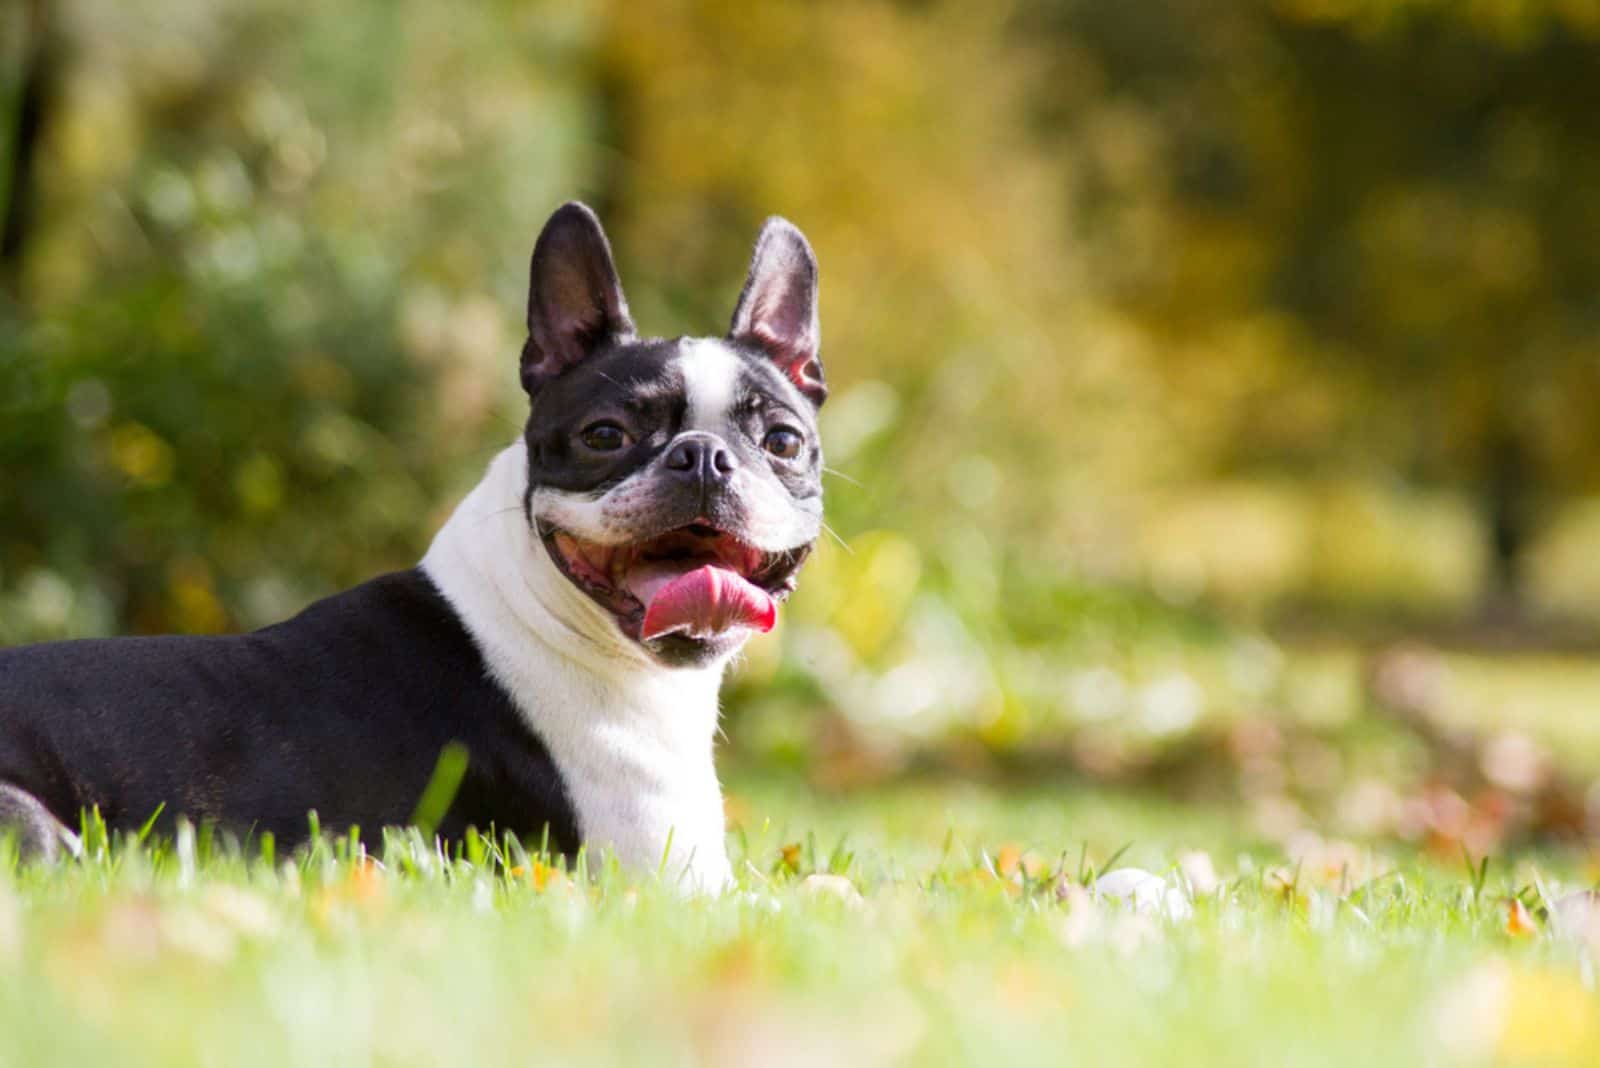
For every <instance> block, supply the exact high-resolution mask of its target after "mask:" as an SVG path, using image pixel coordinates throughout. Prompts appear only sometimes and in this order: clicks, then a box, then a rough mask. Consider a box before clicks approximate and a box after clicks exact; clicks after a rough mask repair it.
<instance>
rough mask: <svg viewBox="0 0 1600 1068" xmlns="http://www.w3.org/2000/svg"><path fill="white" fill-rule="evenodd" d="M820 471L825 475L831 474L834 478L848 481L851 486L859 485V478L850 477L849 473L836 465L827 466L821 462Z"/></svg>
mask: <svg viewBox="0 0 1600 1068" xmlns="http://www.w3.org/2000/svg"><path fill="white" fill-rule="evenodd" d="M822 473H823V474H825V475H832V476H833V477H834V478H842V479H844V480H845V481H846V482H848V483H850V485H852V486H856V487H861V480H860V479H857V478H851V477H850V476H849V475H847V474H845V473H844V472H843V471H841V470H839V469H838V468H837V467H829V466H828V465H827V464H823V465H822Z"/></svg>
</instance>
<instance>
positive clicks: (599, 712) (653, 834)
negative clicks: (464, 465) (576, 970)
mask: <svg viewBox="0 0 1600 1068" xmlns="http://www.w3.org/2000/svg"><path fill="white" fill-rule="evenodd" d="M527 484H528V457H527V450H526V447H525V446H524V445H523V444H522V443H521V442H518V443H517V444H516V445H513V446H511V447H510V448H508V449H506V450H505V451H503V452H501V453H500V454H499V455H498V456H496V457H495V458H494V460H493V461H492V462H491V463H490V465H489V470H488V472H487V473H486V474H485V476H484V478H483V481H482V482H480V483H479V484H478V486H477V488H475V489H474V490H473V491H472V492H471V493H470V494H468V496H467V498H466V500H464V501H462V503H461V505H460V507H458V508H457V509H456V511H455V512H454V514H452V515H451V517H450V519H449V520H448V521H447V522H446V523H445V525H444V528H443V529H442V530H440V531H439V534H438V536H437V537H436V538H435V539H434V542H433V545H432V546H431V547H430V548H429V549H428V553H427V555H426V556H425V557H424V558H423V561H422V568H423V570H424V571H425V572H427V574H428V577H429V578H431V579H432V580H433V582H434V583H435V584H436V585H437V586H438V587H439V589H440V591H441V592H442V593H443V594H444V596H445V598H446V599H447V600H448V601H449V602H450V604H451V606H452V607H454V608H455V610H456V612H457V613H458V614H459V615H460V616H461V619H462V622H463V623H464V624H465V625H466V628H467V631H468V632H469V633H470V634H471V635H472V637H473V640H474V641H475V642H476V643H477V646H478V649H479V651H480V652H481V653H482V654H483V658H484V660H485V662H486V663H487V664H488V667H489V672H490V674H491V675H493V676H494V678H495V680H496V681H497V682H498V683H499V684H500V685H501V686H502V687H504V688H505V690H506V692H507V693H509V694H510V695H511V697H512V699H513V701H515V702H516V705H517V707H518V708H519V709H520V710H521V712H522V714H523V716H524V717H526V719H527V721H528V725H529V726H530V727H531V728H532V729H533V730H534V732H535V733H536V734H537V735H538V736H539V738H540V740H542V741H543V742H544V744H545V746H546V747H547V748H548V749H549V750H550V755H551V757H552V758H554V760H555V763H556V767H557V768H558V769H559V770H560V772H561V776H562V778H563V779H564V780H565V783H566V788H567V795H568V797H569V798H570V799H571V801H572V804H573V807H574V809H575V810H576V815H577V819H578V829H579V833H580V834H582V836H583V840H584V844H585V847H586V848H587V849H588V850H589V851H590V852H591V854H593V853H594V852H595V851H597V850H600V849H610V850H611V851H613V852H614V853H615V854H616V856H617V858H618V860H620V861H621V863H622V864H623V866H624V867H625V868H627V869H629V870H630V871H633V872H636V873H645V872H654V871H655V870H657V868H658V866H662V865H664V871H665V872H666V874H667V877H668V878H670V879H673V880H676V881H679V882H680V883H681V884H682V885H684V886H686V887H688V888H691V889H694V890H699V891H716V890H720V889H722V888H724V887H726V886H727V885H728V884H729V883H730V882H731V880H732V872H731V870H730V868H729V866H728V857H727V852H726V845H725V841H724V837H725V826H724V822H723V815H722V789H721V787H720V785H719V784H718V782H717V775H716V768H715V767H714V765H713V761H712V745H713V736H714V734H715V732H716V727H717V691H718V689H719V688H720V686H721V682H722V673H723V669H724V667H725V666H726V661H725V660H719V661H717V662H716V663H713V664H711V665H709V666H706V667H701V668H667V667H663V666H662V665H660V664H658V663H657V662H656V661H654V660H653V659H651V657H650V656H649V655H648V654H647V653H645V651H644V650H643V649H642V648H640V647H639V646H638V645H637V644H636V643H634V642H632V641H631V640H629V639H627V638H625V637H624V636H623V635H622V633H621V632H620V631H619V630H618V629H617V627H616V625H615V623H614V622H613V621H612V619H611V617H610V615H609V614H607V613H606V612H605V610H604V609H602V608H601V607H600V606H599V605H597V604H595V603H594V601H592V600H591V599H590V598H589V597H588V596H586V595H585V594H584V593H582V592H581V591H579V590H578V589H577V588H576V587H574V586H573V585H572V583H571V582H569V581H568V580H567V579H566V578H565V577H564V576H563V575H562V574H561V573H560V571H558V570H557V569H556V566H555V564H554V562H552V561H551V559H550V557H549V554H548V553H547V552H546V550H545V547H544V543H543V542H542V541H541V540H540V539H539V538H538V537H537V535H535V534H534V532H533V531H532V530H530V529H529V527H528V522H527V519H526V517H525V516H524V514H523V510H522V495H523V492H524V490H525V488H526V487H527ZM669 841H670V843H671V847H670V855H669V852H668V843H669Z"/></svg>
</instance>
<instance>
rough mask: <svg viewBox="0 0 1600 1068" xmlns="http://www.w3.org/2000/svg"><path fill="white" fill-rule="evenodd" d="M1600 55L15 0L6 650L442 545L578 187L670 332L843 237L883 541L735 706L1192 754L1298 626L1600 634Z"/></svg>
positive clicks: (1307, 36)
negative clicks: (788, 238) (1137, 734)
mask: <svg viewBox="0 0 1600 1068" xmlns="http://www.w3.org/2000/svg"><path fill="white" fill-rule="evenodd" d="M1597 39H1600V4H1597V3H1595V2H1592V0H1551V2H1548V3H1538V2H1523V3H1517V4H1503V3H1498V2H1492V0H1490V2H1482V3H1479V2H1469V3H1460V4H1442V3H1438V2H1434V0H1232V2H1229V3H1222V4H1215V3H1202V2H1200V0H1151V2H1148V3H1141V4H1136V5H1126V4H1103V3H1095V2H1092V0H1011V2H1008V3H1003V4H994V5H972V4H958V3H949V2H938V0H933V2H890V0H871V2H865V3H834V2H824V3H800V2H798V0H784V2H775V3H762V4H748V3H733V2H729V0H637V2H632V3H622V2H621V0H614V2H609V3H608V2H603V0H593V2H592V3H589V4H577V5H574V4H562V3H556V2H554V0H548V2H536V3H510V2H501V3H489V4H480V5H470V6H465V7H463V6H460V5H448V6H447V5H436V4H426V3H423V2H421V0H407V2H401V3H394V2H389V0H382V2H380V0H349V2H346V3H342V4H338V5H303V4H298V3H291V2H289V0H231V2H226V3H224V2H220V0H218V2H200V0H172V2H163V3H161V4H126V5H122V4H112V3H105V2H98V0H23V2H21V3H13V4H12V5H10V6H8V7H5V8H3V9H0V133H3V135H4V138H5V140H4V141H3V142H0V159H3V160H11V161H14V160H17V159H21V158H26V160H27V164H28V165H27V166H26V167H25V168H22V169H21V170H20V171H19V170H18V169H17V168H15V167H12V168H9V169H8V172H9V173H11V174H12V177H11V179H9V180H6V179H0V181H4V182H5V184H4V185H0V205H4V206H5V211H6V216H5V217H6V219H7V220H8V225H9V226H11V227H13V232H15V233H17V234H18V235H19V236H17V239H16V240H15V241H9V242H8V244H7V246H6V250H5V253H4V255H3V257H0V285H3V286H4V287H5V290H6V292H5V295H4V296H3V297H0V642H17V641H23V640H31V639H37V638H50V637H60V636H66V635H75V634H88V633H106V632H118V631H153V630H167V629H178V630H189V631H203V630H216V629H226V628H232V627H240V626H248V625H256V624H260V623H263V622H266V621H269V620H273V619H277V618H281V617H282V616H284V615H286V614H288V613H290V612H292V611H293V610H295V609H296V608H297V607H298V606H299V605H301V604H303V603H304V602H305V601H306V600H308V599H309V598H311V597H314V596H316V595H319V594H322V593H325V592H327V591H329V590H331V589H334V588H337V587H339V586H342V585H347V584H349V583H352V582H354V581H357V580H359V579H361V578H363V577H365V576H368V575H371V574H373V573H376V572H378V571H380V570H383V569H386V568H391V567H396V566H404V565H406V564H408V563H410V562H412V561H414V560H415V559H416V558H417V556H418V555H419V553H420V552H421V550H422V548H423V547H424V546H425V544H426V542H427V539H428V537H429V536H430V534H431V532H432V531H433V530H434V529H435V528H436V527H437V525H438V523H439V521H440V519H441V518H442V516H443V515H444V514H445V512H446V510H447V509H448V508H449V507H450V506H451V504H452V503H453V502H454V500H456V499H457V498H458V497H459V494H460V492H461V491H462V490H463V489H464V487H466V486H467V485H469V484H470V483H471V481H472V480H473V478H474V477H475V476H476V474H477V472H478V470H479V469H480V468H481V466H482V464H483V462H484V461H485V460H486V458H487V457H488V456H489V455H490V454H491V453H492V452H493V451H494V450H495V449H496V448H497V447H498V446H499V445H500V444H501V443H503V442H504V441H506V440H508V439H510V438H511V437H512V435H513V434H514V433H515V428H516V426H517V425H518V423H519V421H520V417H521V412H522V410H523V398H522V395H521V393H520V391H519V389H518V388H517V385H516V375H515V372H514V366H515V358H516V353H517V351H518V347H519V344H520V341H521V330H522V302H523V298H524V287H525V284H526V278H525V271H526V262H527V255H528V252H529V249H530V247H531V243H532V240H533V237H534V235H535V234H536V232H537V229H538V226H539V224H540V223H541V221H542V220H543V218H544V216H545V214H546V213H547V212H548V211H549V210H550V209H551V208H552V207H554V206H555V205H556V204H557V203H559V202H560V201H561V200H563V199H566V198H568V197H571V196H581V197H584V198H585V199H588V200H589V201H591V202H592V203H594V204H595V205H596V207H597V208H598V209H599V210H600V212H601V214H602V217H603V218H604V220H605V222H606V225H607V227H608V229H609V230H610V232H611V235H612V239H613V243H614V244H615V246H616V250H617V252H618V255H619V258H620V260H621V266H622V273H623V278H624V282H625V284H626V286H627V289H628V293H629V297H630V301H631V303H632V306H633V309H634V312H635V315H636V318H637V319H638V320H639V322H640V324H641V326H642V327H643V328H644V329H645V330H647V331H650V332H655V333H662V334H671V333H678V332H693V333H708V332H720V330H721V328H722V325H723V323H724V322H725V321H726V316H727V315H728V314H729V312H730V310H731V307H732V302H733V297H734V295H735V293H736V288H737V285H738V282H739V279H740V276H741V274H742V269H743V266H744V263H745V259H746V256H747V254H748V247H749V242H750V240H751V239H752V237H753V235H754V233H755V231H756V228H757V226H758V225H759V222H760V220H761V219H762V217H764V216H765V215H767V214H769V213H773V212H779V213H782V214H784V215H787V216H788V217H790V218H792V219H793V220H795V221H796V222H797V223H798V224H799V225H801V227H802V228H803V229H805V231H806V232H807V233H808V235H809V236H810V237H811V239H812V241H813V243H814V244H815V245H816V247H817V249H818V252H819V256H820V258H821V261H822V267H823V297H822V300H823V323H824V329H825V342H824V355H825V359H826V362H827V366H828V371H829V376H830V379H831V381H832V383H833V386H834V392H833V397H832V399H831V400H830V401H829V404H828V407H827V408H826V410H825V412H824V416H825V436H826V440H827V443H828V449H829V462H830V466H831V467H832V468H833V472H832V473H831V474H830V482H829V493H830V502H829V510H830V521H831V523H832V525H833V526H834V527H835V528H836V529H837V530H838V531H839V534H840V538H841V541H842V542H844V543H846V544H845V546H844V547H840V546H837V545H830V546H827V547H826V548H825V550H824V551H822V552H821V553H819V554H818V558H817V560H816V562H815V563H814V564H813V565H812V566H811V570H810V574H809V575H808V577H807V580H806V582H805V583H803V584H802V585H803V589H802V592H801V595H800V597H799V598H798V599H797V601H796V603H795V605H794V608H793V610H792V611H791V612H790V613H788V614H787V618H786V625H785V627H784V630H783V633H782V635H781V636H780V637H779V639H778V640H775V641H771V642H767V643H763V644H760V645H758V646H756V647H755V648H753V650H752V652H751V655H750V657H749V662H748V664H747V666H746V671H745V673H744V676H743V677H744V679H745V680H746V684H747V685H746V687H745V689H743V690H741V691H736V693H735V700H736V701H738V700H743V701H745V702H748V701H749V700H750V699H751V695H752V694H754V693H756V692H758V691H759V692H760V693H761V694H762V697H761V700H762V701H763V702H766V703H768V704H772V705H775V706H779V707H783V706H788V705H793V706H797V707H804V708H808V709H810V708H815V707H816V706H818V705H819V704H821V705H824V706H827V707H829V708H833V709H835V710H837V711H838V713H839V717H838V722H839V725H840V727H841V729H845V730H849V731H853V732H858V733H861V734H864V735H866V736H868V737H869V738H870V737H872V736H876V735H882V736H885V737H889V738H895V739H901V740H903V739H905V738H907V737H910V738H919V737H924V736H927V735H931V734H935V733H938V734H947V735H948V734H953V735H955V736H957V737H963V738H966V737H970V738H972V739H974V740H975V741H977V742H978V743H979V744H981V745H983V746H986V747H991V748H1000V749H1004V748H1006V747H1008V746H1012V745H1015V744H1018V743H1019V742H1021V741H1022V740H1025V739H1034V738H1037V737H1039V736H1040V735H1041V732H1042V733H1044V734H1048V733H1049V732H1050V731H1051V730H1053V729H1058V728H1063V729H1064V727H1065V726H1066V725H1073V724H1077V725H1081V724H1083V723H1085V722H1098V721H1100V720H1103V719H1106V718H1108V717H1113V716H1115V715H1116V714H1118V713H1122V712H1128V711H1133V712H1136V713H1137V716H1136V718H1137V719H1138V720H1139V722H1142V723H1145V724H1146V725H1147V727H1148V728H1149V730H1150V731H1151V732H1153V733H1155V734H1157V735H1160V734H1164V733H1169V732H1172V731H1177V730H1181V729H1182V728H1183V727H1184V726H1185V725H1186V724H1188V723H1191V722H1193V721H1195V720H1196V719H1197V718H1199V717H1201V716H1203V715H1205V714H1208V713H1209V712H1210V711H1212V710H1214V709H1215V708H1216V707H1221V706H1227V707H1255V706H1258V705H1261V704H1263V703H1270V702H1271V701H1273V700H1277V699H1278V696H1279V695H1281V693H1282V692H1283V689H1284V687H1285V686H1286V685H1288V683H1287V682H1286V681H1285V678H1284V676H1283V672H1282V658H1281V656H1280V654H1279V653H1278V651H1277V650H1276V648H1275V647H1274V646H1273V645H1272V644H1271V643H1269V642H1267V641H1265V640H1263V639H1260V638H1257V637H1254V636H1252V634H1251V628H1252V627H1254V626H1256V625H1258V624H1262V623H1270V622H1272V621H1273V620H1275V619H1277V618H1279V617H1281V615H1282V614H1283V613H1284V612H1285V611H1286V610H1288V609H1290V608H1292V607H1294V606H1296V605H1302V606H1303V605H1306V604H1311V605H1316V606H1319V607H1321V608H1328V607H1330V606H1332V607H1338V608H1340V609H1341V611H1356V612H1359V613H1363V614H1364V615H1365V616H1366V617H1372V616H1377V617H1383V616H1392V615H1395V614H1397V613H1398V614H1404V615H1405V616H1406V617H1407V618H1413V617H1416V616H1426V617H1430V618H1434V619H1477V618H1479V612H1480V610H1481V609H1482V608H1483V607H1484V606H1485V605H1488V606H1489V607H1490V608H1492V609H1493V610H1494V611H1495V612H1497V613H1499V615H1498V616H1497V618H1505V617H1506V613H1508V612H1509V613H1511V618H1517V619H1534V618H1538V617H1541V616H1546V615H1552V614H1560V615H1564V616H1574V617H1578V618H1589V619H1592V618H1594V617H1596V616H1600V563H1597V562H1596V554H1594V553H1593V552H1592V549H1591V547H1592V545H1593V544H1594V537H1595V536H1597V535H1600V497H1597V496H1596V495H1595V494H1596V493H1597V491H1600V484H1597V476H1600V439H1597V438H1596V436H1595V435H1594V433H1593V432H1592V430H1591V420H1590V419H1589V416H1588V413H1589V411H1590V410H1591V409H1592V408H1593V406H1594V404H1595V403H1596V401H1600V390H1597V386H1600V360H1597V358H1596V357H1597V355H1600V348H1597V337H1600V320H1597V310H1600V305H1597V304H1596V303H1595V299H1594V294H1595V293H1596V292H1597V291H1600V119H1597V118H1596V116H1597V115H1600V99H1597V93H1600V89H1597V85H1600V83H1597V82H1596V81H1595V79H1594V77H1593V71H1594V69H1595V63H1596V60H1597V59H1600V43H1597ZM30 109H32V110H30ZM30 114H32V115H34V116H35V117H36V118H37V119H38V122H37V124H36V125H34V126H30V123H29V121H27V117H28V116H29V115H30ZM1219 610H1220V612H1219ZM1219 619H1223V620H1226V621H1227V622H1219V621H1218V620H1219ZM774 682H780V683H782V685H773V683H774ZM741 695H742V696H741ZM765 722H768V723H769V725H770V726H771V729H772V731H774V732H775V733H774V736H773V737H770V738H768V739H767V740H766V743H764V744H766V746H767V748H768V749H769V750H770V751H772V752H782V751H784V749H785V747H786V746H787V745H789V742H788V741H786V740H785V738H784V737H783V731H784V730H785V729H786V728H784V727H783V726H782V723H783V722H785V721H784V720H783V717H772V718H770V719H769V720H767V721H765Z"/></svg>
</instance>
